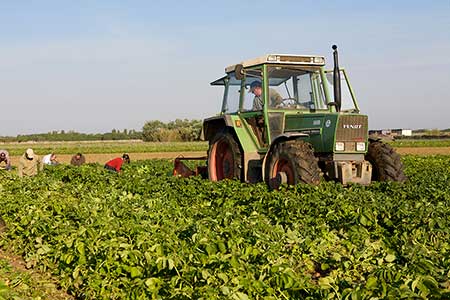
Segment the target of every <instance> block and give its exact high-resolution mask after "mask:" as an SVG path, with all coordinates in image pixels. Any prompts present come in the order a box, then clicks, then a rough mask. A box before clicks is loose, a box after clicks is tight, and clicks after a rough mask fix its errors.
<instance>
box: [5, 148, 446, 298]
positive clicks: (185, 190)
mask: <svg viewBox="0 0 450 300" xmlns="http://www.w3.org/2000/svg"><path fill="white" fill-rule="evenodd" d="M404 163H405V165H406V173H407V175H408V176H409V178H410V180H409V181H408V182H407V183H405V184H402V185H401V184H397V183H374V184H373V185H371V186H369V187H363V186H358V185H352V186H349V187H342V186H341V185H340V184H335V183H332V182H323V183H321V184H320V185H319V186H304V185H298V186H296V187H284V188H282V190H281V191H276V192H271V191H269V190H268V189H267V187H266V186H265V185H264V184H256V185H249V184H243V183H240V182H236V181H228V180H226V181H223V182H219V183H213V182H209V181H207V180H202V179H200V178H198V177H195V178H189V179H183V178H175V177H171V176H170V171H171V167H172V166H171V164H170V162H168V161H146V162H138V163H133V164H130V165H127V166H125V170H124V172H123V173H122V174H112V173H109V172H106V171H105V170H104V169H103V168H102V167H101V166H99V165H86V166H82V167H80V168H71V167H70V166H57V167H55V168H52V169H48V170H46V171H45V172H44V173H42V174H41V175H38V176H36V177H34V178H24V179H23V180H19V179H18V178H17V177H16V176H15V175H14V174H10V173H2V174H1V175H0V193H1V195H2V199H1V204H2V205H1V206H0V215H2V216H3V218H4V219H5V221H6V222H7V224H8V231H7V232H6V233H4V234H3V237H2V239H1V240H0V245H1V246H2V247H9V248H10V249H13V250H14V251H16V252H18V253H20V254H21V255H22V256H23V257H24V258H25V260H26V262H27V264H28V266H29V267H34V268H38V269H41V270H43V271H48V272H51V273H52V274H54V275H55V276H57V277H58V278H59V280H60V283H61V285H62V287H63V288H64V289H67V290H68V291H70V293H72V294H74V295H75V296H77V297H79V298H82V299H401V298H408V299H449V298H450V281H449V276H450V272H449V270H450V242H449V241H450V218H448V215H449V213H450V157H449V156H436V157H426V158H422V157H412V156H409V157H406V158H405V159H404Z"/></svg>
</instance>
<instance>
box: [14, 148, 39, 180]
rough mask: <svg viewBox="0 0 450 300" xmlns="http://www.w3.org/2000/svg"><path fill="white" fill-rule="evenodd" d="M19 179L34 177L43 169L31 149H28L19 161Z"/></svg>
mask: <svg viewBox="0 0 450 300" xmlns="http://www.w3.org/2000/svg"><path fill="white" fill-rule="evenodd" d="M18 169H19V177H23V176H35V175H37V174H38V169H39V172H41V171H42V170H43V169H44V165H43V164H42V162H41V160H40V158H39V156H37V155H36V154H35V153H34V151H33V149H31V148H28V149H27V151H25V153H24V154H23V155H22V157H21V158H20V160H19V168H18Z"/></svg>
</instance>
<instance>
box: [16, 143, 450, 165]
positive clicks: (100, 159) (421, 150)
mask: <svg viewBox="0 0 450 300" xmlns="http://www.w3.org/2000/svg"><path fill="white" fill-rule="evenodd" d="M396 151H397V152H398V153H399V154H401V155H405V154H413V155H438V154H442V155H450V147H401V148H396ZM121 155H122V153H108V154H86V155H85V156H86V162H88V163H94V162H96V163H99V164H104V163H106V162H107V161H108V160H110V159H113V158H115V157H120V156H121ZM180 155H182V156H184V157H199V156H206V152H204V151H200V152H148V153H130V158H131V161H133V160H145V159H174V158H176V157H178V156H180ZM41 157H42V156H41ZM19 158H20V157H19V156H12V157H11V162H12V165H13V166H17V164H18V162H19ZM57 158H58V161H59V162H60V163H63V164H69V163H70V159H71V158H72V156H71V155H67V154H61V155H58V154H57Z"/></svg>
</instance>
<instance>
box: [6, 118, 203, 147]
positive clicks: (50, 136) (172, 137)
mask: <svg viewBox="0 0 450 300" xmlns="http://www.w3.org/2000/svg"><path fill="white" fill-rule="evenodd" d="M201 130H202V121H201V120H188V119H184V120H181V119H176V120H175V121H170V122H162V121H158V120H152V121H148V122H146V123H145V124H144V126H143V128H142V131H137V130H134V129H123V130H118V129H112V130H111V132H106V133H80V132H76V131H73V130H70V131H64V130H61V131H51V132H47V133H36V134H20V135H17V136H0V142H31V141H34V142H46V141H49V142H58V141H114V140H143V141H146V142H175V141H179V142H184V141H186V142H188V141H197V140H199V139H200V134H201Z"/></svg>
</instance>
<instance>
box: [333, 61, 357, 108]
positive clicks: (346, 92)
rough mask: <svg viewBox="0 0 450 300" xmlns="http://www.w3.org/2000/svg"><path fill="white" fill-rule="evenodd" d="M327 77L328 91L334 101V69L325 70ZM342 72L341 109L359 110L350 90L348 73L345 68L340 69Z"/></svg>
mask: <svg viewBox="0 0 450 300" xmlns="http://www.w3.org/2000/svg"><path fill="white" fill-rule="evenodd" d="M325 73H326V77H327V84H328V91H329V92H330V97H331V99H332V101H334V87H333V73H334V72H333V71H325ZM340 73H341V111H344V112H358V111H359V109H358V107H356V106H355V102H354V101H353V96H352V94H351V92H350V88H349V85H348V84H347V74H346V73H345V71H344V70H342V69H341V70H340Z"/></svg>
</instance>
